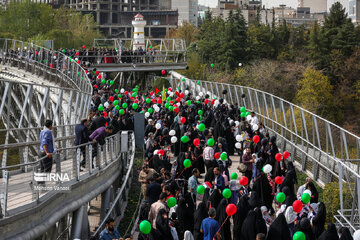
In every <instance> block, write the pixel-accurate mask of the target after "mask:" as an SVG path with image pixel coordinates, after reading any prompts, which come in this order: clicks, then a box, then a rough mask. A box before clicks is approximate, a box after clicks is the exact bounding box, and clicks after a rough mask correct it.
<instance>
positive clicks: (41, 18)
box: [0, 0, 101, 48]
mask: <svg viewBox="0 0 360 240" xmlns="http://www.w3.org/2000/svg"><path fill="white" fill-rule="evenodd" d="M0 36H2V37H8V38H16V39H21V40H25V41H28V40H45V39H51V40H54V44H55V47H56V48H60V47H66V48H79V47H80V46H82V45H92V42H93V39H94V38H97V37H100V36H101V35H100V33H99V31H98V30H96V23H95V21H94V19H93V16H92V15H91V14H86V15H82V14H81V13H79V12H76V11H75V10H73V9H66V8H65V7H61V8H59V9H57V10H55V9H53V8H52V7H51V6H50V5H49V4H39V3H35V2H32V1H29V0H26V1H21V2H19V3H17V2H11V3H10V4H9V5H8V6H7V9H6V10H4V9H3V10H0Z"/></svg>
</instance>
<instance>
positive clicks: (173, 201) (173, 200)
mask: <svg viewBox="0 0 360 240" xmlns="http://www.w3.org/2000/svg"><path fill="white" fill-rule="evenodd" d="M166 203H167V205H168V207H169V208H172V207H174V206H175V205H176V198H174V197H171V198H169V199H168V200H167V201H166Z"/></svg>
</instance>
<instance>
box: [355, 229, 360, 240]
mask: <svg viewBox="0 0 360 240" xmlns="http://www.w3.org/2000/svg"><path fill="white" fill-rule="evenodd" d="M353 238H354V240H360V230H356V231H355V232H354V235H353Z"/></svg>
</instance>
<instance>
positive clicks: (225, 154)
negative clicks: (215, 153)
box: [220, 152, 228, 161]
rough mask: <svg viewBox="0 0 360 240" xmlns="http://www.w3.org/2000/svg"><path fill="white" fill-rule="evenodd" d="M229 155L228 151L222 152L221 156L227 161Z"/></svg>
mask: <svg viewBox="0 0 360 240" xmlns="http://www.w3.org/2000/svg"><path fill="white" fill-rule="evenodd" d="M227 157H228V155H227V153H226V152H223V153H221V155H220V158H221V160H223V161H225V160H226V159H227Z"/></svg>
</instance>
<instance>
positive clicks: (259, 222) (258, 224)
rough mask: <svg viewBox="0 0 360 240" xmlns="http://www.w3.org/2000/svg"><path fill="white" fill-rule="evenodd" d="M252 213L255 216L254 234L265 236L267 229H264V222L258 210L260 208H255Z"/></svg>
mask: <svg viewBox="0 0 360 240" xmlns="http://www.w3.org/2000/svg"><path fill="white" fill-rule="evenodd" d="M254 211H255V214H256V234H258V233H264V234H265V235H266V233H267V227H266V222H265V220H264V218H263V215H262V213H261V210H260V208H255V210H254Z"/></svg>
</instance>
